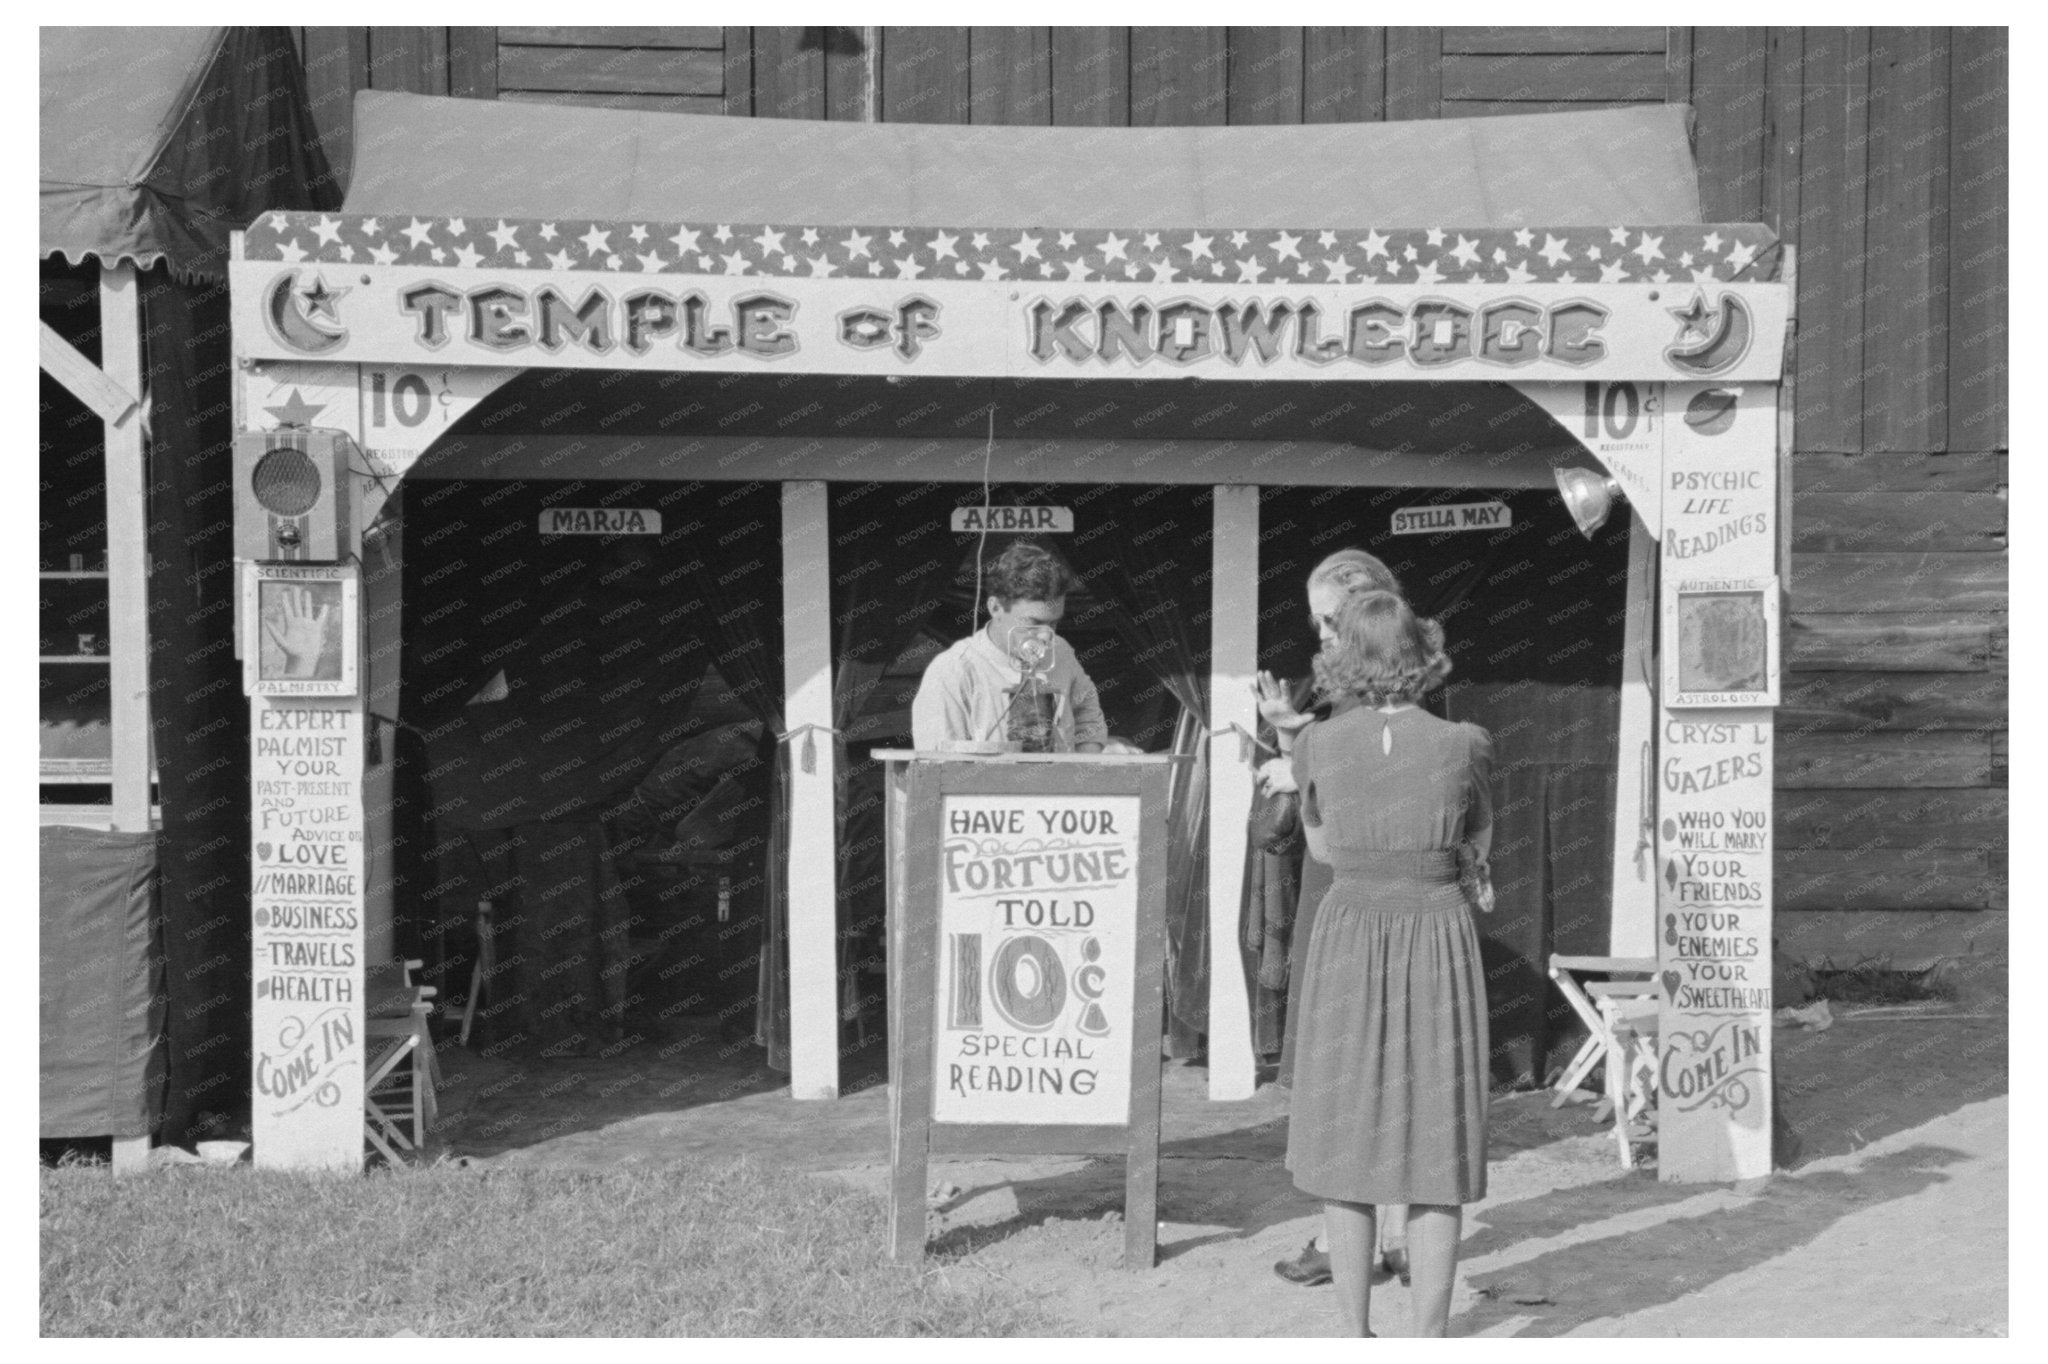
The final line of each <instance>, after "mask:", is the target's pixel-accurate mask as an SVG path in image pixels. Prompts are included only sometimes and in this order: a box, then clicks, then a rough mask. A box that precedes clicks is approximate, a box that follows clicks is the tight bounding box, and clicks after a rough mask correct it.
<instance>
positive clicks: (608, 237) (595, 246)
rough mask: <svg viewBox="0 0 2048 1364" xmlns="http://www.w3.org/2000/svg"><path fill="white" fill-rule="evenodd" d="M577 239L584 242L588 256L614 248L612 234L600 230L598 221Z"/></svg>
mask: <svg viewBox="0 0 2048 1364" xmlns="http://www.w3.org/2000/svg"><path fill="white" fill-rule="evenodd" d="M577 240H578V241H580V242H582V243H583V254H584V255H586V256H591V257H596V256H599V255H602V254H603V253H604V252H607V251H609V250H611V249H612V234H611V233H609V232H603V231H600V230H599V229H598V226H597V224H596V223H592V224H591V225H590V230H589V231H588V232H586V233H584V234H583V235H582V236H581V237H579V238H577Z"/></svg>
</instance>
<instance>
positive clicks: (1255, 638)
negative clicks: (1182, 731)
mask: <svg viewBox="0 0 2048 1364" xmlns="http://www.w3.org/2000/svg"><path fill="white" fill-rule="evenodd" d="M1213 554H1214V559H1213V579H1212V581H1211V583H1210V592H1209V601H1210V611H1211V614H1210V618H1209V641H1210V642H1209V727H1210V729H1211V731H1213V732H1212V735H1211V737H1210V739H1209V1097H1210V1098H1212V1099H1248V1098H1250V1097H1251V1096H1252V1091H1253V1090H1254V1089H1255V1088H1256V1087H1257V1084H1258V1062H1257V1058H1256V1057H1255V1056H1254V1055H1253V1053H1252V1006H1251V999H1250V996H1249V994H1248V993H1247V991H1246V989H1245V979H1244V971H1243V969H1242V961H1241V953H1242V948H1241V947H1240V946H1239V944H1240V943H1241V942H1243V935H1242V933H1241V931H1240V926H1239V917H1240V905H1239V903H1238V900H1239V897H1240V896H1241V895H1242V894H1243V893H1244V857H1245V848H1246V846H1247V842H1246V840H1247V831H1246V823H1247V821H1248V820H1249V819H1250V818H1251V811H1252V770H1253V769H1252V765H1251V764H1248V763H1246V762H1245V761H1244V758H1243V744H1244V740H1243V738H1242V736H1241V735H1239V734H1238V733H1237V732H1236V731H1235V730H1233V729H1232V728H1231V726H1232V725H1241V726H1243V728H1244V729H1245V730H1246V731H1247V732H1250V733H1253V734H1256V733H1257V732H1258V721H1259V708H1258V701H1257V699H1256V698H1255V696H1254V695H1253V692H1252V680H1253V678H1254V677H1255V676H1256V675H1257V673H1258V666H1259V490H1258V489H1257V488H1256V487H1249V486H1240V485H1222V486H1218V487H1217V488H1216V490H1215V537H1214V547H1213Z"/></svg>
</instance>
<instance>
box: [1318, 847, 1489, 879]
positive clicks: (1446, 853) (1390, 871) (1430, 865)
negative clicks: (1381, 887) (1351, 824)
mask: <svg viewBox="0 0 2048 1364" xmlns="http://www.w3.org/2000/svg"><path fill="white" fill-rule="evenodd" d="M1332 870H1333V871H1334V872H1335V873H1336V879H1337V880H1339V881H1372V880H1385V879H1388V878H1395V877H1398V878H1401V879H1403V880H1414V881H1422V882H1426V883H1428V884H1430V885H1450V884H1452V883H1454V882H1456V881H1457V879H1458V850H1457V849H1456V848H1420V849H1405V848H1404V849H1385V850H1372V851H1358V852H1345V853H1333V855H1332Z"/></svg>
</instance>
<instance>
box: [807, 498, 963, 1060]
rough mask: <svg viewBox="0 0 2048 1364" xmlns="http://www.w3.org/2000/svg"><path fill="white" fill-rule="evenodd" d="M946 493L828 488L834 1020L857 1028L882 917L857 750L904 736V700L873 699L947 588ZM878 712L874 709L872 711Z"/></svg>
mask: <svg viewBox="0 0 2048 1364" xmlns="http://www.w3.org/2000/svg"><path fill="white" fill-rule="evenodd" d="M957 494H958V489H957V488H940V489H933V490H914V491H913V492H912V493H906V491H905V490H904V489H903V488H902V487H901V486H900V485H897V484H886V483H866V484H860V485H858V486H835V487H834V488H833V490H832V501H831V513H830V522H829V524H830V528H831V532H832V541H833V544H834V546H835V547H836V546H837V545H839V543H840V537H841V536H842V535H847V536H849V537H850V539H849V549H850V550H851V552H850V553H849V554H848V555H846V556H843V557H844V559H846V560H847V562H845V563H844V566H843V567H842V566H841V565H839V564H835V565H834V572H833V575H832V626H833V639H832V727H833V729H835V730H836V731H838V732H837V734H836V735H834V743H835V749H836V756H837V760H838V761H837V763H836V766H835V769H834V771H835V774H836V778H837V787H838V791H837V796H838V800H837V805H838V810H839V822H840V828H841V829H842V830H843V831H844V833H843V835H842V837H841V838H840V839H839V847H838V859H839V860H838V887H839V934H840V937H839V944H840V956H839V960H840V1018H841V1020H842V1022H843V1021H846V1020H849V1019H852V1020H857V1021H859V1023H860V1025H861V1027H862V1029H863V1031H864V1030H865V1024H866V1020H867V1018H868V1015H869V1013H870V1011H871V1007H872V1006H873V1005H876V1004H879V1003H880V1002H881V998H882V997H880V996H878V997H876V998H873V999H870V998H869V997H868V996H867V995H865V994H864V993H863V988H864V987H863V984H862V977H863V976H864V975H867V974H871V973H870V972H869V971H868V970H867V969H866V968H865V967H864V966H863V963H868V962H877V963H878V962H881V961H883V960H884V942H885V939H886V924H885V920H886V918H887V912H888V911H887V875H886V872H885V869H884V868H885V858H886V852H887V849H886V847H885V843H886V838H885V835H884V831H883V797H884V792H883V773H882V771H881V768H880V767H879V765H878V764H876V763H873V762H870V761H868V759H867V752H868V748H869V746H870V745H871V744H872V743H874V742H875V741H877V740H882V741H900V740H902V739H903V737H904V736H902V735H899V734H896V733H894V732H893V731H894V729H895V722H894V721H893V719H892V718H891V717H893V716H894V715H895V714H897V713H899V712H900V711H902V709H903V708H904V707H907V706H908V704H909V697H908V696H901V695H897V694H895V692H893V691H891V692H887V693H882V694H878V692H879V691H880V689H881V688H882V687H883V684H884V679H885V678H886V677H887V675H888V674H889V672H890V669H891V668H892V667H893V666H894V665H896V664H897V663H898V662H899V661H900V660H901V659H902V658H903V656H904V655H905V654H906V653H907V652H908V651H909V650H910V648H911V646H912V645H913V644H915V643H916V642H917V641H918V639H919V638H920V637H921V636H923V635H924V634H925V633H926V631H927V630H928V628H929V627H930V626H931V624H932V621H933V615H934V612H935V610H936V608H938V606H939V604H940V603H941V602H942V601H943V600H945V599H946V598H947V597H948V595H949V589H950V588H952V587H953V586H954V585H955V579H956V577H957V575H958V571H959V569H960V555H959V552H958V549H957V547H956V546H955V544H954V541H953V537H952V536H951V535H950V533H949V532H948V529H947V527H948V525H949V522H948V519H947V518H948V514H949V512H950V510H951V508H952V506H953V505H954V504H955V503H956V502H957V501H958V496H957ZM884 517H886V518H887V519H888V520H889V522H890V523H892V524H891V525H890V527H889V528H888V529H885V530H884V531H883V534H882V537H881V538H882V540H883V541H884V542H885V544H886V546H887V553H885V554H869V553H867V552H865V549H866V545H865V543H864V536H865V535H866V533H867V530H866V528H868V527H869V526H871V525H872V524H873V523H875V522H877V521H879V520H881V519H882V518H884ZM897 527H901V528H902V529H901V530H900V532H898V530H897V529H896V528H897ZM856 531H858V532H859V534H857V535H856V534H853V533H854V532H856ZM910 690H912V691H914V690H915V688H914V687H913V688H911V689H910ZM878 705H879V706H880V707H881V708H882V710H883V711H884V712H886V713H885V714H881V715H876V714H874V713H873V710H874V707H876V706H878Z"/></svg>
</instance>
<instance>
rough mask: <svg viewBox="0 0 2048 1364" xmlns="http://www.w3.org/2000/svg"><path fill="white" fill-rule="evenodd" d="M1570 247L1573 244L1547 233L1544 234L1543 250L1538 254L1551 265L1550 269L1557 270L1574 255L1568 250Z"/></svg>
mask: <svg viewBox="0 0 2048 1364" xmlns="http://www.w3.org/2000/svg"><path fill="white" fill-rule="evenodd" d="M1570 245H1571V243H1570V242H1568V241H1566V240H1565V239H1564V238H1563V237H1559V236H1556V235H1555V234H1553V233H1549V232H1546V233H1544V234H1543V249H1542V250H1541V251H1538V252H1537V253H1536V254H1537V255H1539V256H1541V257H1543V259H1544V260H1545V261H1546V262H1548V263H1549V265H1550V268H1551V269H1553V270H1555V269H1557V268H1558V267H1559V266H1561V265H1563V264H1564V263H1565V262H1566V261H1568V260H1570V259H1571V255H1572V253H1571V251H1570V250H1569V249H1568V248H1569V247H1570Z"/></svg>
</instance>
